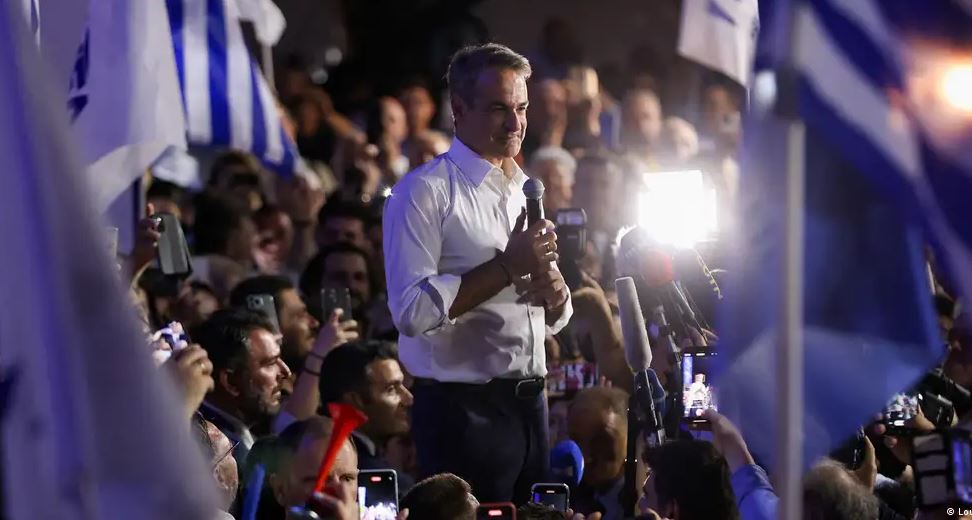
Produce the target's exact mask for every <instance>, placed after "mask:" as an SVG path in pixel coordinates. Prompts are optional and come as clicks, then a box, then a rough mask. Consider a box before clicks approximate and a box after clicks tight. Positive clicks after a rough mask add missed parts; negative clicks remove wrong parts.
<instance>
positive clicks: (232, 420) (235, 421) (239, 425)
mask: <svg viewBox="0 0 972 520" xmlns="http://www.w3.org/2000/svg"><path fill="white" fill-rule="evenodd" d="M202 406H204V407H206V408H207V409H208V410H209V411H211V412H212V413H213V414H214V415H216V416H218V417H219V418H221V419H222V420H223V421H225V422H226V424H227V425H228V426H229V427H231V428H233V430H235V432H236V434H237V435H238V436H239V439H234V440H239V441H241V442H243V444H245V445H246V447H247V448H250V447H251V446H253V443H254V441H255V439H254V438H253V434H252V433H251V432H250V428H249V426H247V425H246V423H244V422H243V421H241V420H240V419H239V418H238V417H236V416H234V415H233V414H231V413H229V412H227V411H225V410H223V409H222V408H220V407H218V406H216V405H214V404H213V403H211V402H209V401H203V402H202Z"/></svg>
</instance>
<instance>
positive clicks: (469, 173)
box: [448, 137, 526, 188]
mask: <svg viewBox="0 0 972 520" xmlns="http://www.w3.org/2000/svg"><path fill="white" fill-rule="evenodd" d="M448 153H449V158H450V159H451V160H452V162H453V163H455V165H456V166H458V167H459V171H461V172H462V174H463V175H465V176H466V178H467V179H469V181H470V182H472V183H473V184H474V185H475V186H476V187H477V188H478V187H479V186H481V185H482V184H483V181H484V180H486V177H487V176H488V175H489V174H490V173H492V172H495V173H496V174H498V175H503V176H504V178H505V175H504V172H503V170H510V169H512V170H513V172H514V175H513V177H512V178H513V181H514V182H516V183H517V184H519V185H522V184H523V183H524V182H526V174H524V173H523V170H521V169H520V166H519V165H518V164H516V161H514V160H513V159H511V158H509V157H507V158H505V159H503V168H502V169H500V168H497V167H496V166H493V163H491V162H489V161H487V160H486V159H483V157H482V156H481V155H479V154H478V153H476V152H474V151H473V150H472V149H470V148H469V147H468V146H466V144H465V143H463V142H462V141H461V140H459V138H458V137H454V138H453V139H452V146H451V147H450V148H449V152H448Z"/></svg>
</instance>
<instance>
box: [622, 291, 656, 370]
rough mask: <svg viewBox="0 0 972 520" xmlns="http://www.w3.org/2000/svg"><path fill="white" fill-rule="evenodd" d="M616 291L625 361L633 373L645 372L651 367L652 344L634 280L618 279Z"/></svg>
mask: <svg viewBox="0 0 972 520" xmlns="http://www.w3.org/2000/svg"><path fill="white" fill-rule="evenodd" d="M614 289H615V291H616V292H617V294H618V309H619V311H620V314H621V336H622V338H623V339H624V360H625V361H627V362H628V366H629V367H631V370H632V371H633V372H637V371H639V370H645V369H647V368H648V367H650V366H651V344H650V343H649V342H648V333H647V332H646V330H647V329H646V328H645V318H644V316H642V314H641V303H640V302H639V301H638V289H637V287H636V286H635V282H634V278H632V277H630V276H625V277H623V278H618V279H617V280H615V281H614Z"/></svg>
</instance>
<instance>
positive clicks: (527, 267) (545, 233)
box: [500, 179, 570, 315]
mask: <svg viewBox="0 0 972 520" xmlns="http://www.w3.org/2000/svg"><path fill="white" fill-rule="evenodd" d="M523 193H524V194H525V195H526V197H527V207H526V208H524V209H523V210H522V211H521V212H520V216H519V217H517V219H516V223H515V224H514V225H513V233H512V234H511V235H510V241H509V243H508V244H507V246H506V251H504V252H503V253H502V254H501V255H500V265H502V266H503V268H504V269H505V270H506V271H507V275H508V276H509V277H510V279H511V281H512V282H513V283H514V284H515V285H516V286H517V292H518V293H520V301H521V302H530V303H531V304H533V305H538V306H542V307H544V308H546V309H547V310H548V311H553V312H554V314H557V315H559V313H557V312H556V311H558V310H561V309H562V308H563V307H564V305H565V304H566V303H567V299H568V297H569V296H570V290H569V289H568V288H567V283H566V282H565V281H564V277H563V275H562V274H561V273H560V270H559V269H558V268H557V259H558V258H560V256H559V255H558V254H557V233H555V232H554V227H555V226H554V223H553V222H551V221H549V220H546V219H544V218H543V211H542V209H541V208H542V205H541V199H542V197H543V184H542V183H540V181H538V180H536V179H529V180H528V181H527V182H526V184H524V186H523ZM524 228H525V229H524ZM527 275H529V276H530V279H529V281H528V282H526V283H525V284H524V283H520V281H521V280H522V279H523V278H524V277H525V276H527Z"/></svg>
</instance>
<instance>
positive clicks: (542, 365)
mask: <svg viewBox="0 0 972 520" xmlns="http://www.w3.org/2000/svg"><path fill="white" fill-rule="evenodd" d="M504 169H506V170H507V171H510V170H512V171H513V172H514V175H513V176H512V179H510V178H508V177H507V176H506V175H505V174H504ZM526 179H527V176H526V175H524V173H523V171H522V170H521V169H520V168H519V167H518V166H517V165H516V163H515V162H514V161H513V160H511V159H507V160H505V161H504V164H503V169H501V168H498V167H496V166H493V165H492V164H491V163H490V162H489V161H486V160H485V159H483V158H482V157H480V156H479V155H478V154H476V152H473V151H472V150H470V149H469V148H468V147H467V146H466V145H464V144H463V143H462V142H461V141H459V139H454V140H453V142H452V147H451V148H450V149H449V151H448V152H447V153H445V154H443V155H440V156H438V157H436V158H435V159H433V160H432V161H430V162H428V163H426V164H425V165H423V166H421V167H419V168H417V169H416V170H413V171H412V172H410V173H409V174H408V175H406V176H405V177H403V178H402V180H401V181H399V183H398V184H397V185H396V186H395V188H394V189H393V190H392V193H391V196H390V197H389V198H388V202H387V203H386V206H385V213H384V250H385V273H386V277H387V279H388V304H389V307H390V308H391V311H392V318H393V320H394V321H395V326H396V327H398V330H399V331H400V332H401V337H400V338H399V355H400V358H401V362H402V364H404V365H405V367H406V368H407V369H408V371H409V372H410V373H411V374H412V375H414V376H417V377H425V378H430V379H435V380H438V381H443V382H463V383H484V382H486V381H489V380H491V379H494V378H526V377H536V376H544V375H546V373H547V368H546V357H545V354H544V346H543V340H544V337H545V335H546V330H547V327H546V324H545V315H544V313H545V311H544V309H543V307H537V306H532V305H528V304H525V303H517V299H518V298H519V296H518V295H517V293H516V290H515V289H514V287H513V286H508V287H506V288H504V289H503V290H502V291H500V292H499V293H498V294H496V295H495V296H493V297H492V298H490V299H489V300H487V301H485V302H484V303H482V304H480V305H479V306H477V307H475V308H474V309H472V310H470V311H468V312H466V313H465V314H463V315H462V316H459V317H458V318H456V319H455V320H450V319H449V308H450V307H452V303H453V301H454V300H455V299H456V295H457V294H458V292H459V285H460V282H461V280H462V278H461V277H462V275H463V274H465V273H467V272H469V271H471V270H472V269H473V268H475V267H476V266H479V265H481V264H483V263H485V262H487V261H489V260H492V259H493V258H494V257H495V256H496V255H497V253H498V252H500V251H504V250H505V249H506V245H507V242H509V238H510V232H511V230H512V229H513V225H514V223H515V222H516V219H517V217H518V216H519V214H520V209H521V208H523V207H524V206H525V205H526V197H524V195H523V183H524V182H526ZM571 314H573V308H572V307H571V303H570V299H569V298H568V300H567V305H566V307H565V309H564V313H563V315H562V316H561V317H560V318H559V319H558V320H557V322H556V323H555V324H554V325H553V326H552V327H550V330H551V331H552V332H554V333H556V332H558V331H559V330H560V329H562V328H563V327H564V325H566V324H567V321H568V320H569V319H570V316H571Z"/></svg>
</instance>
